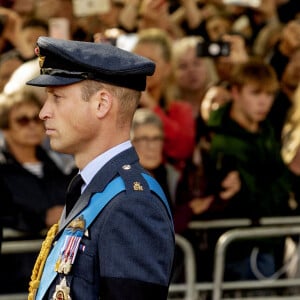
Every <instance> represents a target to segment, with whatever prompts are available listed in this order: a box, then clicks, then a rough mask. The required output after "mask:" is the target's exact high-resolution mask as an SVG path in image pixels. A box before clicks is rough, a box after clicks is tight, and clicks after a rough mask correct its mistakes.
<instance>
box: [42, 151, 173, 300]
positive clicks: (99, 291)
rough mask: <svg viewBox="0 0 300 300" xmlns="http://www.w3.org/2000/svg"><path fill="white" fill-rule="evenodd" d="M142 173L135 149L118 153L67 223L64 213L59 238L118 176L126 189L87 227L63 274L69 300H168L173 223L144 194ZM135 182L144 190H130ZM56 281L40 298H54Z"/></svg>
mask: <svg viewBox="0 0 300 300" xmlns="http://www.w3.org/2000/svg"><path fill="white" fill-rule="evenodd" d="M125 165H126V166H127V167H124V168H123V166H125ZM129 165H130V168H128V166H129ZM142 172H144V173H145V172H146V171H145V170H143V169H142V167H141V166H140V165H139V163H138V156H137V154H136V152H135V150H134V149H133V148H130V149H128V150H126V151H124V152H122V153H120V154H118V155H117V156H116V157H114V158H113V159H112V160H110V161H109V162H108V163H107V164H106V165H105V166H104V167H103V168H102V169H101V170H100V171H99V172H98V173H97V174H96V175H95V177H94V178H93V180H92V182H91V183H90V184H89V185H88V186H87V188H86V190H85V191H84V192H83V194H82V195H81V196H80V198H79V199H78V201H77V202H76V204H75V205H74V207H73V209H72V210H71V212H70V213H69V214H68V216H67V218H65V212H63V215H62V218H61V221H60V228H59V232H58V236H59V235H60V234H61V233H62V231H63V229H64V228H65V227H66V226H67V224H68V223H69V222H70V221H71V220H72V219H73V218H74V217H75V216H77V215H78V214H79V213H80V212H81V211H82V210H83V209H84V208H85V207H86V206H87V205H88V204H89V201H90V198H91V196H92V195H93V194H94V193H97V192H101V191H103V190H104V189H105V187H106V186H107V185H108V184H109V182H111V181H112V180H113V179H114V178H115V177H116V176H118V175H120V176H121V177H122V179H123V181H124V183H125V187H126V190H125V191H123V192H121V193H119V194H118V195H117V196H115V197H114V198H113V199H112V200H111V201H110V202H109V203H108V204H107V206H106V207H105V208H104V209H103V210H102V211H101V212H100V214H99V215H98V216H97V217H96V219H95V220H94V222H93V223H92V224H91V226H90V227H89V228H88V236H86V235H85V236H84V237H83V238H82V240H81V246H80V248H79V249H81V250H79V252H78V254H77V256H76V259H75V262H74V265H73V266H72V270H71V272H70V274H68V275H67V281H68V282H70V283H71V290H70V296H71V298H72V299H73V300H79V299H89V300H94V299H95V300H96V299H101V300H121V299H122V300H123V299H131V300H141V299H143V300H150V299H151V300H152V299H156V300H165V299H167V294H168V286H169V281H170V274H171V268H172V262H173V252H174V232H173V224H172V220H171V219H170V217H169V215H168V213H167V210H166V208H165V206H164V204H163V202H162V201H161V200H160V198H159V197H158V196H157V195H156V194H154V193H153V192H151V191H150V190H149V189H148V186H147V183H146V182H145V181H144V180H143V176H141V173H142ZM136 182H139V183H140V184H141V185H142V186H143V190H138V191H137V190H135V189H134V188H133V186H134V183H136ZM59 282H60V278H59V276H57V277H56V279H55V280H54V282H53V283H52V284H51V286H50V288H49V290H48V293H47V296H46V297H44V299H52V296H53V293H54V291H55V286H56V285H57V284H58V283H59Z"/></svg>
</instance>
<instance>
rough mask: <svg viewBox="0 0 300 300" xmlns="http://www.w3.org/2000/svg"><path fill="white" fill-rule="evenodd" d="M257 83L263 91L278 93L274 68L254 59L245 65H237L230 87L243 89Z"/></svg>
mask: <svg viewBox="0 0 300 300" xmlns="http://www.w3.org/2000/svg"><path fill="white" fill-rule="evenodd" d="M248 83H255V84H257V85H258V86H259V87H260V88H261V89H263V90H267V91H270V92H276V91H277V90H278V88H279V83H278V79H277V75H276V72H275V70H274V68H273V67H272V66H271V65H269V64H268V63H266V62H264V61H263V60H260V59H256V58H252V59H250V60H248V61H247V62H245V63H239V64H236V65H235V66H234V68H233V71H232V73H231V76H230V85H231V86H237V87H238V88H242V87H243V86H244V85H245V84H248Z"/></svg>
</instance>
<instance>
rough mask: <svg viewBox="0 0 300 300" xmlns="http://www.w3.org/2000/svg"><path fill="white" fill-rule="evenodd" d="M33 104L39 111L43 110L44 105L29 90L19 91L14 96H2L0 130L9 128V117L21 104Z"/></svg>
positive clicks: (3, 94)
mask: <svg viewBox="0 0 300 300" xmlns="http://www.w3.org/2000/svg"><path fill="white" fill-rule="evenodd" d="M27 103H30V104H33V105H35V106H36V107H38V108H39V109H41V108H42V103H41V101H40V100H39V98H38V97H37V96H36V94H35V93H32V92H29V91H27V90H19V91H17V92H15V93H12V94H5V93H2V94H0V128H1V129H8V128H9V115H10V112H11V111H12V109H13V108H15V107H17V106H19V105H21V104H27Z"/></svg>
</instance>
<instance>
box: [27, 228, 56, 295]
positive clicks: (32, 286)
mask: <svg viewBox="0 0 300 300" xmlns="http://www.w3.org/2000/svg"><path fill="white" fill-rule="evenodd" d="M57 231H58V224H54V225H53V226H52V227H51V228H50V229H49V231H48V233H47V236H46V238H45V240H44V242H43V244H42V247H41V250H40V253H39V255H38V257H37V260H36V262H35V264H34V267H33V270H32V274H31V281H30V283H29V294H28V300H34V299H35V296H36V292H37V290H38V288H39V285H40V280H41V277H42V274H43V270H44V266H45V263H46V259H47V257H48V254H49V252H50V249H51V246H52V242H53V239H54V237H55V235H56V233H57Z"/></svg>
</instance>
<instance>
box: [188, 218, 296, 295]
mask: <svg viewBox="0 0 300 300" xmlns="http://www.w3.org/2000/svg"><path fill="white" fill-rule="evenodd" d="M255 224H256V226H253V221H251V220H249V219H226V220H205V221H193V222H190V223H189V228H190V229H191V230H210V229H226V232H225V233H224V234H223V235H222V236H221V237H220V238H219V240H218V242H217V244H216V248H215V257H214V279H213V282H211V283H206V282H205V283H196V290H197V292H198V293H199V294H200V295H201V293H203V292H207V291H211V292H212V297H213V298H212V299H213V300H225V299H226V298H222V291H223V290H235V289H255V288H259V289H262V288H267V287H276V286H277V287H278V288H280V287H291V286H299V287H300V278H299V279H298V278H287V279H277V280H252V281H235V282H223V273H224V264H225V254H226V249H227V246H228V245H229V244H230V243H231V242H233V241H234V240H237V239H252V238H257V237H275V236H276V237H277V236H286V237H287V236H291V235H300V231H299V230H300V216H295V217H290V216H289V217H268V218H261V219H260V220H258V222H255ZM282 226H283V227H282ZM200 267H201V266H200ZM199 299H200V298H199ZM227 299H229V298H227ZM227 299H226V300H227ZM230 299H248V300H250V299H255V300H260V299H261V300H262V299H269V300H271V299H272V300H275V299H276V300H277V299H298V300H299V299H300V294H299V295H291V296H287V295H284V296H283V297H274V296H272V297H266V296H264V297H261V298H259V297H253V298H250V297H247V298H241V297H235V298H230Z"/></svg>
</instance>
